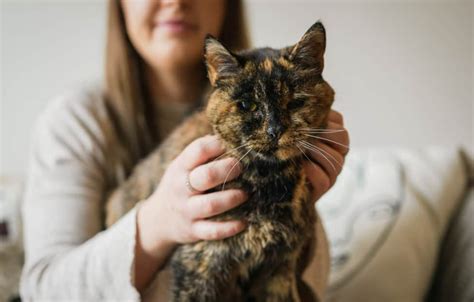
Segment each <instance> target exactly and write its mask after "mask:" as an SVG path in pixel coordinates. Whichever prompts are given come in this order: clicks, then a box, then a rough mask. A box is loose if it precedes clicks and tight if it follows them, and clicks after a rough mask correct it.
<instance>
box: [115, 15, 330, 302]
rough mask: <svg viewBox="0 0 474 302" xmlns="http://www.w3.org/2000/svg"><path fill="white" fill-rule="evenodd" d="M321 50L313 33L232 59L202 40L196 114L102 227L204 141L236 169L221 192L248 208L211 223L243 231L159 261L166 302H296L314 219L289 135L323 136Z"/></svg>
mask: <svg viewBox="0 0 474 302" xmlns="http://www.w3.org/2000/svg"><path fill="white" fill-rule="evenodd" d="M314 43H315V44H314ZM318 43H319V44H318ZM324 46H325V32H324V28H323V27H322V25H321V24H320V23H316V24H315V25H313V27H312V28H311V29H310V30H308V32H307V33H306V34H305V35H304V36H303V38H302V39H301V40H300V42H299V43H298V44H297V45H296V46H294V47H292V48H286V49H283V50H273V49H269V48H266V49H257V50H253V51H246V52H241V53H239V54H237V55H234V54H231V53H230V52H228V51H227V50H226V49H225V48H223V47H222V45H220V44H219V43H218V42H217V41H216V40H213V39H212V40H209V39H208V40H207V44H206V59H207V65H208V71H209V78H210V80H211V83H212V84H213V86H214V87H215V89H214V91H213V92H212V94H211V95H210V97H209V100H208V103H207V107H206V110H205V111H202V112H198V113H195V114H194V115H193V116H191V117H190V118H188V119H187V120H186V121H185V122H184V123H183V124H182V125H181V126H180V127H178V128H177V129H176V131H174V132H173V133H172V134H171V136H170V137H169V138H168V139H166V140H165V141H164V142H163V144H162V145H161V146H160V147H159V148H158V149H157V150H156V151H155V152H154V153H153V154H151V155H150V156H149V157H148V158H147V159H146V160H145V161H143V162H142V163H141V164H139V165H138V166H137V168H136V169H135V170H134V172H133V174H132V176H131V177H130V179H129V180H127V182H126V183H124V184H123V185H122V186H121V187H120V188H119V189H117V190H116V191H115V192H114V194H113V195H112V196H111V198H110V199H109V202H108V205H107V207H108V208H107V224H108V225H110V224H112V223H113V222H114V221H115V220H117V219H118V218H119V217H120V216H121V215H123V214H124V213H126V212H127V211H128V210H129V209H130V208H132V207H133V206H134V205H135V203H136V202H137V201H139V200H143V199H144V198H147V197H148V196H149V195H150V194H151V193H152V192H153V190H154V188H155V187H156V186H157V184H158V183H159V181H160V179H161V177H162V175H163V173H164V171H165V169H166V167H167V165H168V164H169V163H170V162H171V161H172V160H173V159H174V158H175V157H176V156H177V155H178V154H179V153H180V152H181V151H182V150H183V149H184V147H185V146H187V145H188V144H189V143H190V142H191V141H193V140H194V139H196V138H198V137H201V136H204V135H206V134H218V135H219V136H220V138H221V140H222V142H223V143H224V144H225V145H226V147H227V150H230V151H229V153H228V156H233V157H236V158H239V159H240V161H241V163H242V166H243V170H242V173H241V175H240V176H239V177H238V178H237V179H235V180H233V181H232V182H229V183H227V184H225V188H226V189H228V188H240V189H243V190H245V191H246V192H247V194H248V196H249V198H248V200H247V201H246V202H245V203H243V204H242V205H240V206H238V207H237V208H235V209H232V210H230V211H228V212H226V213H224V214H221V215H218V216H216V217H213V218H212V219H215V220H227V219H239V220H241V219H244V220H245V221H246V222H247V228H246V229H245V230H244V231H242V232H241V233H239V234H237V235H235V236H233V237H230V238H227V239H224V240H215V241H200V242H197V243H194V244H185V245H182V246H180V247H178V248H177V250H176V251H175V252H174V254H173V255H172V257H171V259H170V261H169V264H170V265H171V268H172V272H173V282H172V283H173V289H174V290H173V297H174V301H300V299H299V296H298V290H297V280H298V279H299V278H300V277H301V273H302V268H303V267H304V266H305V265H306V263H305V261H306V260H307V259H306V258H307V257H305V255H304V252H305V251H307V249H308V247H310V246H311V244H312V241H313V240H314V238H313V236H314V233H315V232H314V225H315V219H316V211H315V209H314V203H313V202H312V201H311V200H310V198H311V192H310V189H309V187H308V184H307V183H306V176H305V174H304V171H303V169H302V161H303V158H304V157H303V156H304V155H303V154H302V153H301V149H300V148H299V147H298V148H297V146H298V144H299V141H300V140H302V139H304V138H305V137H304V136H303V135H302V134H301V133H298V129H300V128H303V127H315V126H316V127H324V126H325V123H326V120H327V114H328V112H329V109H330V106H331V104H332V101H333V97H334V92H333V90H332V89H331V87H330V86H329V85H328V84H327V83H326V82H325V81H324V80H323V78H322V76H321V71H322V68H323V63H322V62H323V61H322V55H323V52H324ZM183 181H184V180H183ZM221 189H222V187H221V186H219V187H217V188H215V189H214V190H221Z"/></svg>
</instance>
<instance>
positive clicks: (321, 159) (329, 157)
mask: <svg viewBox="0 0 474 302" xmlns="http://www.w3.org/2000/svg"><path fill="white" fill-rule="evenodd" d="M308 135H310V136H309V137H308V138H310V139H309V140H308V143H309V144H311V145H312V146H310V145H309V144H308V145H306V146H307V147H305V148H306V150H305V153H306V155H307V156H308V159H309V160H308V161H307V162H305V163H304V169H305V172H306V176H307V178H308V180H309V182H310V183H311V185H312V188H313V190H312V191H313V200H314V201H317V200H318V199H319V198H320V197H321V196H322V195H323V194H324V193H326V192H327V191H328V190H329V189H330V188H331V187H332V186H333V185H334V183H335V182H336V178H337V176H338V175H339V173H341V170H342V166H343V164H344V158H345V156H346V154H347V152H348V151H349V134H348V132H347V130H346V129H345V128H344V120H343V117H342V115H341V114H340V113H339V112H337V111H334V110H331V112H330V113H329V119H328V125H327V128H326V129H325V130H321V131H314V132H313V133H310V134H308Z"/></svg>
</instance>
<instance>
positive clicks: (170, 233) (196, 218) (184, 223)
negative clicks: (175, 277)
mask: <svg viewBox="0 0 474 302" xmlns="http://www.w3.org/2000/svg"><path fill="white" fill-rule="evenodd" d="M224 151H225V150H224V147H223V146H222V145H221V143H220V142H219V141H218V139H217V136H205V137H202V138H199V139H196V140H195V141H194V142H192V143H191V144H189V145H188V146H187V147H186V148H185V149H184V150H183V151H182V152H181V154H180V155H178V156H177V158H176V159H175V160H174V161H173V162H171V163H170V165H169V166H168V168H167V170H166V172H165V174H164V175H163V178H162V179H161V182H160V184H159V186H158V188H157V189H156V190H155V192H154V193H153V194H152V195H151V196H150V198H149V199H148V200H146V201H145V202H144V204H143V205H142V206H141V207H140V210H139V222H138V223H139V230H140V232H142V236H141V238H140V239H141V241H142V245H143V247H144V248H145V249H147V250H148V251H149V252H151V253H155V252H156V253H159V251H158V250H159V249H160V248H161V246H162V245H163V244H165V245H168V246H175V245H177V244H184V243H191V242H195V241H198V240H217V239H223V238H226V237H230V236H233V235H235V234H237V233H239V232H240V231H242V230H243V229H244V228H245V223H244V222H242V221H211V220H207V219H206V218H209V217H211V216H214V215H217V214H220V213H223V212H226V211H228V210H230V209H232V208H234V207H236V206H238V205H240V204H241V203H243V202H244V201H245V200H246V199H247V196H246V194H245V192H243V191H242V190H237V189H229V190H225V191H218V192H212V193H208V194H203V193H201V192H204V191H206V190H208V189H211V188H214V187H216V186H218V185H220V184H222V183H223V182H224V181H230V180H232V179H234V178H236V177H237V176H238V175H239V174H240V172H241V166H240V164H239V163H238V162H237V160H236V159H234V158H225V159H220V160H216V161H211V162H209V161H210V160H212V159H214V158H216V157H218V156H219V155H221V154H222V153H224ZM140 216H141V217H140ZM140 218H142V219H140ZM140 224H141V225H140Z"/></svg>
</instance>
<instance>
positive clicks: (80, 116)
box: [38, 82, 106, 125]
mask: <svg viewBox="0 0 474 302" xmlns="http://www.w3.org/2000/svg"><path fill="white" fill-rule="evenodd" d="M105 111H106V101H105V92H104V89H103V85H102V84H101V83H100V82H89V83H85V84H81V85H77V86H75V87H72V88H68V89H67V90H65V91H63V92H61V93H59V94H58V95H57V96H56V97H54V98H52V99H51V100H50V101H49V102H48V103H47V104H46V106H45V108H44V109H43V111H42V112H41V113H40V115H39V117H38V122H40V123H41V122H48V121H49V122H50V123H53V124H56V123H61V122H66V121H72V120H77V121H85V122H86V123H87V121H91V118H92V119H94V118H100V117H104V114H105ZM98 114H100V115H98ZM81 124H83V125H84V123H81Z"/></svg>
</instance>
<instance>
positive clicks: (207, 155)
mask: <svg viewBox="0 0 474 302" xmlns="http://www.w3.org/2000/svg"><path fill="white" fill-rule="evenodd" d="M224 151H225V148H224V146H223V145H222V143H221V142H220V141H219V139H218V137H217V135H206V136H203V137H200V138H198V139H196V140H194V141H193V142H192V143H190V144H189V145H188V146H187V147H186V148H185V149H184V150H183V152H181V153H180V155H178V157H177V158H176V161H177V162H179V163H180V164H181V165H182V166H183V167H184V168H185V169H186V170H188V171H190V170H192V169H194V168H195V167H197V166H199V165H202V164H204V163H206V162H208V161H209V160H211V159H213V158H215V157H217V156H219V155H221V154H222V153H224Z"/></svg>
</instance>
